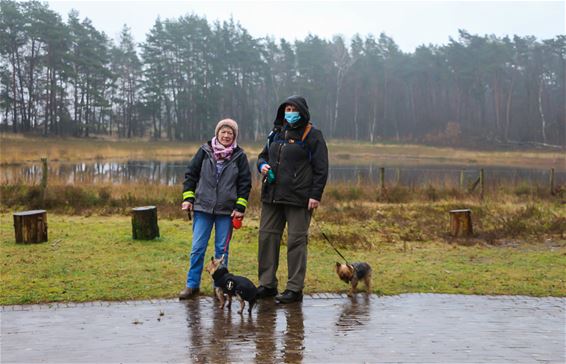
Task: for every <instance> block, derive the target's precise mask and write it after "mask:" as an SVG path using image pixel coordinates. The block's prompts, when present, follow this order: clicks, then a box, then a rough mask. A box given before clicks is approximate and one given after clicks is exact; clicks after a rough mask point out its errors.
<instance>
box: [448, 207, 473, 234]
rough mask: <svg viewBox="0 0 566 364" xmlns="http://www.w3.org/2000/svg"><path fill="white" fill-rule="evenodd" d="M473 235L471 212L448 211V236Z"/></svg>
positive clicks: (468, 210)
mask: <svg viewBox="0 0 566 364" xmlns="http://www.w3.org/2000/svg"><path fill="white" fill-rule="evenodd" d="M473 233H474V228H473V226H472V210H470V209H462V210H450V235H452V236H454V237H460V236H471V235H473Z"/></svg>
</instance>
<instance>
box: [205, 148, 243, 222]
mask: <svg viewBox="0 0 566 364" xmlns="http://www.w3.org/2000/svg"><path fill="white" fill-rule="evenodd" d="M239 155H240V153H238V154H235V155H232V157H231V158H230V160H229V161H228V163H226V165H225V166H224V167H222V171H220V174H219V175H218V178H217V179H216V186H215V188H214V189H215V190H216V200H214V207H212V214H213V215H214V208H215V207H216V205H217V204H218V184H219V182H220V177H222V173H224V170H225V169H226V166H227V165H228V164H230V163H231V162H232V161H234V160H235V159H236V157H238V156H239ZM209 159H210V162H211V163H212V168H213V170H216V162H215V161H214V157H213V156H211V155H209Z"/></svg>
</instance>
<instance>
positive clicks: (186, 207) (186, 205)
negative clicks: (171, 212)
mask: <svg viewBox="0 0 566 364" xmlns="http://www.w3.org/2000/svg"><path fill="white" fill-rule="evenodd" d="M181 210H187V211H192V210H193V204H192V203H190V202H189V201H183V203H182V204H181Z"/></svg>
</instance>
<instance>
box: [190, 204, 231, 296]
mask: <svg viewBox="0 0 566 364" xmlns="http://www.w3.org/2000/svg"><path fill="white" fill-rule="evenodd" d="M213 225H215V226H216V227H215V238H214V257H215V258H216V259H218V258H220V257H221V256H222V254H224V265H225V266H228V250H229V249H228V248H226V252H225V253H224V247H225V245H226V239H227V238H228V235H229V234H230V233H231V231H232V218H231V217H230V216H229V215H213V214H207V213H206V212H200V211H195V213H194V220H193V247H192V249H191V265H190V267H189V272H188V273H187V287H189V288H199V287H200V279H201V276H202V269H203V266H204V255H205V254H206V248H207V246H208V240H209V239H210V233H211V231H212V226H213Z"/></svg>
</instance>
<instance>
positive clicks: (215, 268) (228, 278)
mask: <svg viewBox="0 0 566 364" xmlns="http://www.w3.org/2000/svg"><path fill="white" fill-rule="evenodd" d="M222 263H224V256H222V257H221V258H220V259H214V257H211V258H210V262H209V263H208V264H207V265H206V267H205V269H206V271H207V272H208V273H210V275H211V276H212V279H213V280H214V287H215V288H214V291H215V293H216V297H218V300H219V301H220V308H224V304H225V303H226V297H225V296H224V295H226V296H228V309H231V307H232V297H233V296H236V297H238V299H239V300H240V311H238V313H239V314H241V313H242V312H243V311H244V307H245V306H246V301H248V303H249V307H248V313H250V314H251V313H252V308H253V307H254V305H255V302H256V295H257V288H256V286H255V285H254V284H253V283H252V281H250V280H249V279H247V278H246V277H242V276H235V275H233V274H231V273H229V272H228V268H226V267H225V266H223V265H222Z"/></svg>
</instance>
